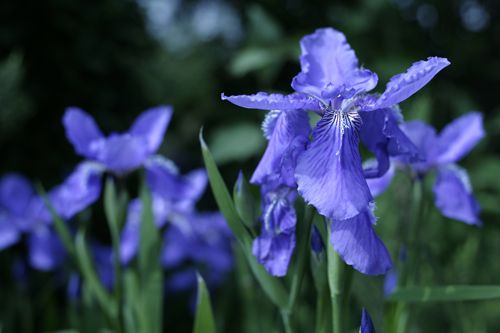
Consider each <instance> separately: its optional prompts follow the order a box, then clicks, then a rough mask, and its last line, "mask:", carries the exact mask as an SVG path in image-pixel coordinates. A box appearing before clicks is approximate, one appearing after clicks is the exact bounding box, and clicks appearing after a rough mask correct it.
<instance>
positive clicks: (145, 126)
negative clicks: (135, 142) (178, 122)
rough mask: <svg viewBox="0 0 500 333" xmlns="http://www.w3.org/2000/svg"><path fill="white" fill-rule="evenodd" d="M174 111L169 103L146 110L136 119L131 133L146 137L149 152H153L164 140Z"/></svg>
mask: <svg viewBox="0 0 500 333" xmlns="http://www.w3.org/2000/svg"><path fill="white" fill-rule="evenodd" d="M173 112H174V110H173V109H172V107H171V106H168V105H160V106H157V107H154V108H151V109H149V110H146V111H144V112H143V113H142V114H141V115H140V116H139V117H138V118H137V119H136V120H135V121H134V123H133V124H132V126H131V127H130V131H129V133H130V134H132V135H135V136H142V137H144V138H145V139H146V142H147V148H148V151H149V153H150V154H153V153H155V152H156V151H157V150H158V148H159V147H160V145H161V143H162V141H163V137H164V135H165V131H166V130H167V127H168V124H169V123H170V119H171V118H172V113H173Z"/></svg>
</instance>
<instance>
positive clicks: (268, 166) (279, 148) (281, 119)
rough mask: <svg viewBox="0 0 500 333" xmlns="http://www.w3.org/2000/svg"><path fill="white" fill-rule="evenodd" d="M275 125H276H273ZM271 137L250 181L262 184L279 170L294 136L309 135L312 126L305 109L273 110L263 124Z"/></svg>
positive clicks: (263, 127) (266, 133)
mask: <svg viewBox="0 0 500 333" xmlns="http://www.w3.org/2000/svg"><path fill="white" fill-rule="evenodd" d="M273 125H274V126H273ZM262 129H263V130H264V134H265V135H266V137H267V138H268V139H269V143H268V145H267V149H266V152H265V153H264V156H262V159H261V160H260V162H259V165H258V166H257V168H256V169H255V171H254V173H253V175H252V178H251V179H250V183H252V184H256V185H260V184H262V183H263V182H265V181H266V179H267V178H268V177H269V176H271V175H273V174H275V173H276V172H277V170H279V167H280V163H281V159H282V157H283V154H284V152H285V150H286V149H287V147H288V146H289V145H290V143H291V141H292V139H293V138H295V137H296V136H298V135H303V136H309V133H310V132H311V126H310V125H309V115H308V114H307V112H306V111H305V110H302V109H298V110H284V111H271V112H270V113H268V114H267V115H266V118H265V119H264V122H263V124H262Z"/></svg>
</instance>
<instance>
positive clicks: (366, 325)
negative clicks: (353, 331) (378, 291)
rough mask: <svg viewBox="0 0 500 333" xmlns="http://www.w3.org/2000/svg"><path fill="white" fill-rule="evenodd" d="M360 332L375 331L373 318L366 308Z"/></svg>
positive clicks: (372, 332) (369, 332) (371, 332)
mask: <svg viewBox="0 0 500 333" xmlns="http://www.w3.org/2000/svg"><path fill="white" fill-rule="evenodd" d="M359 332H360V333H375V328H374V327H373V323H372V319H371V318H370V315H369V314H368V311H366V309H365V308H363V315H362V316H361V327H360V328H359Z"/></svg>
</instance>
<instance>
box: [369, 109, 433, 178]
mask: <svg viewBox="0 0 500 333" xmlns="http://www.w3.org/2000/svg"><path fill="white" fill-rule="evenodd" d="M392 114H393V113H392V112H391V110H390V109H380V110H375V111H372V112H360V116H361V119H362V120H363V125H361V129H360V131H359V133H360V137H361V141H362V142H363V144H364V145H365V146H366V147H367V148H368V149H369V150H370V151H371V152H372V153H374V154H375V156H376V157H377V161H378V164H377V168H376V169H373V168H369V169H365V177H366V178H378V177H381V176H383V175H384V174H385V172H386V171H387V170H388V169H389V156H392V157H394V156H403V157H404V159H405V161H407V162H409V163H414V162H417V161H421V160H424V158H423V157H422V156H421V155H420V154H419V152H418V149H417V147H416V146H415V145H414V144H413V143H412V142H411V140H410V139H409V138H408V137H407V136H406V135H405V134H404V133H403V132H402V131H401V129H400V128H399V126H398V124H397V122H396V119H395V118H394V117H393V115H392Z"/></svg>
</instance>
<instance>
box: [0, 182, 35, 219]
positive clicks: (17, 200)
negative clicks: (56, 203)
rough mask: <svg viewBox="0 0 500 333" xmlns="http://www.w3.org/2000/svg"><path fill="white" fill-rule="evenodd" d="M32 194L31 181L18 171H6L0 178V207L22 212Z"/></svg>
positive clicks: (15, 212) (17, 212)
mask: <svg viewBox="0 0 500 333" xmlns="http://www.w3.org/2000/svg"><path fill="white" fill-rule="evenodd" d="M34 194H35V191H34V189H33V185H31V182H30V181H29V180H28V179H26V177H24V176H22V175H20V174H18V173H8V174H5V175H4V176H3V177H2V178H1V179H0V207H3V208H5V209H6V210H8V211H9V212H12V213H14V214H18V215H22V214H24V212H25V210H26V208H27V206H28V204H29V202H30V200H31V198H32V197H33V196H34Z"/></svg>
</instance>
